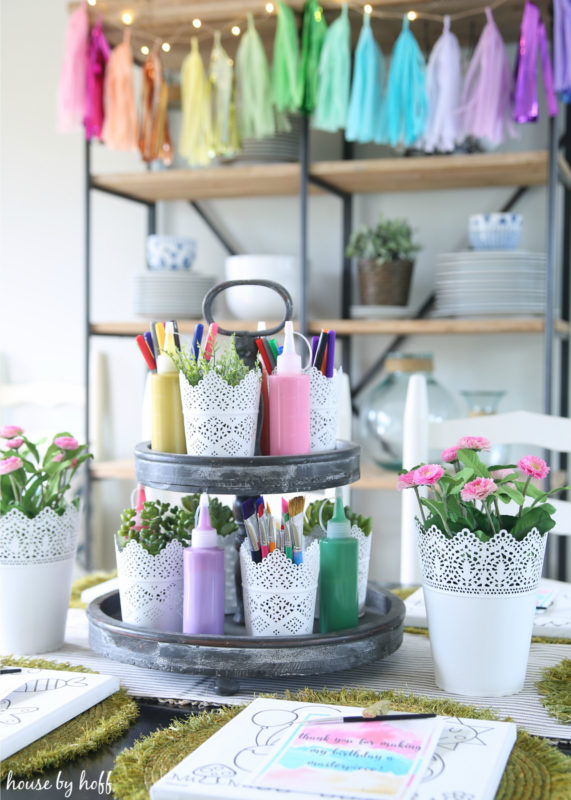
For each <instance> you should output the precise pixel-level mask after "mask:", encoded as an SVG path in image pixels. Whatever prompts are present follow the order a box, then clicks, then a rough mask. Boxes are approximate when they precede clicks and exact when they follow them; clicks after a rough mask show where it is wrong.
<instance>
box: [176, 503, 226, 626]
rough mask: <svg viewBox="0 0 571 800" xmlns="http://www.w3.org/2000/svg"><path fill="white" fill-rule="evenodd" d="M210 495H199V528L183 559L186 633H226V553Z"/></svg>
mask: <svg viewBox="0 0 571 800" xmlns="http://www.w3.org/2000/svg"><path fill="white" fill-rule="evenodd" d="M216 536H217V534H216V530H215V528H213V527H212V525H211V524H210V511H209V510H208V495H207V494H202V495H201V496H200V510H199V517H198V525H197V526H196V528H194V529H193V531H192V547H186V548H185V549H184V552H183V559H184V573H183V574H184V595H183V605H182V630H183V633H213V634H222V633H224V551H223V550H222V549H221V548H220V547H217V546H216Z"/></svg>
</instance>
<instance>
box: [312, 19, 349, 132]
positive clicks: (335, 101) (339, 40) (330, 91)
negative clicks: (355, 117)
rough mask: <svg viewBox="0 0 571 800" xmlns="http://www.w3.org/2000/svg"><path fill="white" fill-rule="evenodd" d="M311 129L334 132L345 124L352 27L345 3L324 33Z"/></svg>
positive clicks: (347, 105) (347, 106)
mask: <svg viewBox="0 0 571 800" xmlns="http://www.w3.org/2000/svg"><path fill="white" fill-rule="evenodd" d="M318 77H319V82H318V84H317V105H316V107H315V114H314V117H313V127H314V128H320V129H321V130H323V131H330V132H331V133H334V132H335V131H338V130H339V129H340V128H341V129H343V128H344V127H345V125H346V124H347V113H348V110H349V91H350V88H351V25H350V23H349V12H348V9H347V5H346V4H345V5H344V6H343V8H342V9H341V14H340V15H339V17H338V18H337V19H336V20H335V22H334V23H333V24H332V25H331V27H330V28H329V29H328V30H327V33H326V35H325V41H324V42H323V48H322V50H321V57H320V59H319V71H318Z"/></svg>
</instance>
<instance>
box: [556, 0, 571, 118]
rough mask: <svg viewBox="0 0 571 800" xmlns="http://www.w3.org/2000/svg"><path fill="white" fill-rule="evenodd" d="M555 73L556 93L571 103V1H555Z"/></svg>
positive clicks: (564, 100)
mask: <svg viewBox="0 0 571 800" xmlns="http://www.w3.org/2000/svg"><path fill="white" fill-rule="evenodd" d="M553 71H554V74H553V78H554V86H555V91H556V92H558V93H559V97H560V98H561V100H563V102H565V103H571V0H553Z"/></svg>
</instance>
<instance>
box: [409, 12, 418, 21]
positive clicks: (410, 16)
mask: <svg viewBox="0 0 571 800" xmlns="http://www.w3.org/2000/svg"><path fill="white" fill-rule="evenodd" d="M407 17H408V18H409V20H410V21H411V22H414V20H415V19H416V17H417V13H416V11H409V12H408V14H407Z"/></svg>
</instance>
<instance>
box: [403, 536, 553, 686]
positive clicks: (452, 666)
mask: <svg viewBox="0 0 571 800" xmlns="http://www.w3.org/2000/svg"><path fill="white" fill-rule="evenodd" d="M546 540H547V535H546V534H545V535H541V534H540V533H539V531H538V530H537V529H535V528H534V529H532V530H531V531H530V532H529V533H528V534H527V535H526V537H525V539H523V540H522V541H517V540H516V539H514V537H513V536H512V535H511V534H510V533H508V532H507V531H505V530H502V531H500V532H499V533H498V534H497V535H496V536H494V537H492V539H490V541H488V542H482V541H481V540H480V539H478V537H477V536H475V534H474V533H472V532H471V531H469V530H467V529H465V530H463V531H461V532H459V533H457V534H456V535H455V536H454V538H453V539H452V540H451V539H447V538H446V537H445V536H444V535H443V534H442V533H441V531H440V530H438V528H436V527H435V526H432V527H431V528H430V529H429V530H428V531H427V532H426V533H423V532H422V531H420V530H419V531H418V549H419V558H420V566H421V572H422V585H423V591H424V599H425V603H426V614H427V619H428V635H429V638H430V647H431V650H432V660H433V663H434V677H435V680H436V684H437V686H439V687H440V688H441V689H444V690H445V691H447V692H450V693H451V694H459V695H465V696H469V697H502V696H504V695H510V694H516V693H517V692H519V691H521V689H522V688H523V684H524V681H525V674H526V670H527V661H528V657H529V647H530V643H531V632H532V628H533V618H534V614H535V601H536V593H537V585H538V583H539V579H540V577H541V569H542V566H543V557H544V553H545V543H546Z"/></svg>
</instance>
